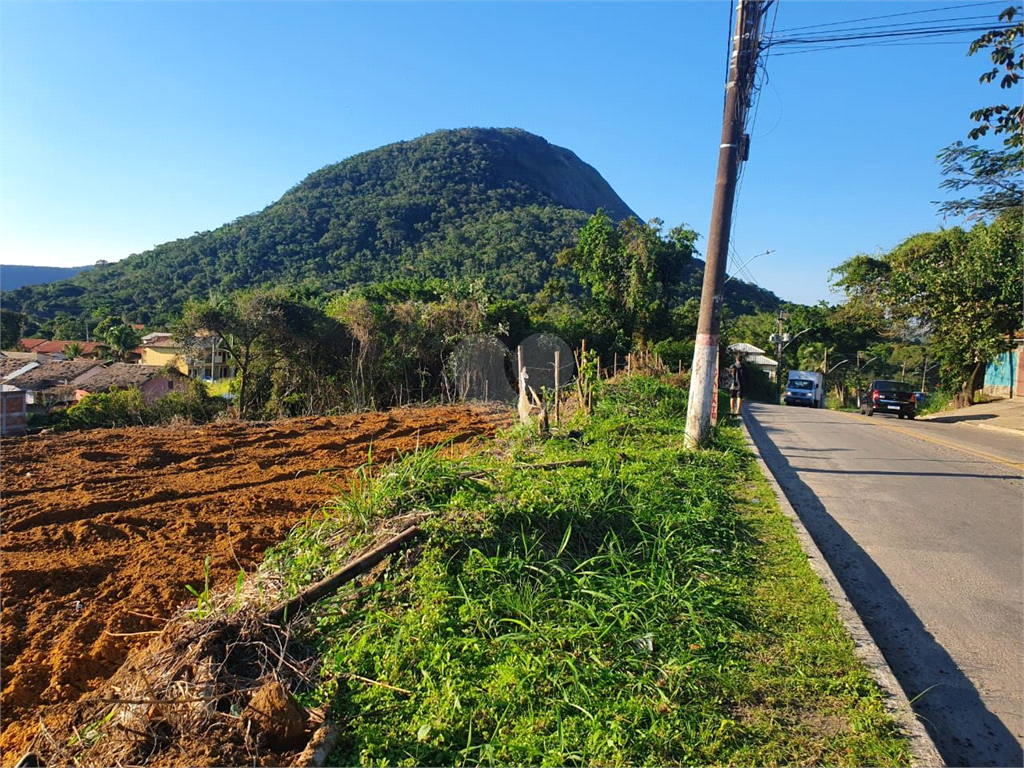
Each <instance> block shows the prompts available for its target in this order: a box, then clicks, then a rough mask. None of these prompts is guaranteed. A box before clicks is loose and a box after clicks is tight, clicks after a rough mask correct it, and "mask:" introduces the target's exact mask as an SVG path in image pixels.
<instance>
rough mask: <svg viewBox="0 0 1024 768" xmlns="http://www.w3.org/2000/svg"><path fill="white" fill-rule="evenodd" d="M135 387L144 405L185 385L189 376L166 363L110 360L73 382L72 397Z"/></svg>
mask: <svg viewBox="0 0 1024 768" xmlns="http://www.w3.org/2000/svg"><path fill="white" fill-rule="evenodd" d="M115 388H116V389H132V388H135V389H138V390H141V392H142V397H143V399H144V400H145V401H146V404H147V405H152V404H153V403H154V402H156V401H157V400H159V399H160V398H161V397H163V396H164V395H166V394H168V393H169V392H176V391H182V390H185V389H188V377H186V376H185V375H184V374H182V373H180V372H179V371H178V370H176V369H174V368H168V367H167V366H156V365H142V364H139V363H111V364H109V365H106V366H104V367H103V368H102V369H101V370H99V371H98V372H97V373H95V374H94V375H92V376H89V377H88V378H86V379H85V380H83V381H81V382H80V383H78V384H76V385H75V391H74V400H75V402H76V403H77V402H79V401H80V400H81V399H82V398H83V397H85V396H86V395H91V394H94V393H97V392H107V391H108V390H111V389H115Z"/></svg>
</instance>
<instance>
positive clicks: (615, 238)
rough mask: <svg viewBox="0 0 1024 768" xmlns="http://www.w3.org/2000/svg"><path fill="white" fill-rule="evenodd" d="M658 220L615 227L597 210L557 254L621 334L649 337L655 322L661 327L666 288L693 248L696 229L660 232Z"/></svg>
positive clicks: (677, 277) (628, 221) (627, 222)
mask: <svg viewBox="0 0 1024 768" xmlns="http://www.w3.org/2000/svg"><path fill="white" fill-rule="evenodd" d="M661 226H662V222H661V221H660V220H659V219H652V220H651V222H650V223H649V224H642V223H640V221H639V220H637V219H635V218H628V219H624V220H622V221H621V222H619V224H618V225H617V226H616V225H615V224H614V222H612V220H611V218H609V217H608V215H607V214H606V213H605V212H604V211H603V210H598V212H597V213H596V214H595V215H594V216H592V217H591V219H590V221H588V222H587V225H586V226H585V227H583V229H582V230H580V236H579V243H578V244H577V245H576V247H575V248H569V249H566V250H565V251H562V252H561V253H560V254H559V255H558V264H559V265H560V266H568V267H570V268H571V269H572V270H573V272H574V273H575V274H576V276H577V277H578V278H579V281H580V284H581V285H583V286H584V287H585V288H586V289H587V290H588V291H589V294H590V298H591V300H592V301H593V303H594V305H595V307H596V309H597V311H598V312H599V314H601V315H603V316H604V317H606V318H609V319H611V320H612V321H613V322H615V323H616V324H617V327H618V328H619V329H621V330H622V332H623V333H624V334H625V335H626V336H634V335H635V336H636V337H637V338H638V339H644V340H650V339H651V338H652V333H653V332H654V330H655V325H656V324H660V325H664V323H665V319H666V318H665V313H666V312H667V310H668V299H669V292H670V290H671V288H672V286H673V285H674V284H676V283H678V282H679V280H680V278H681V276H682V271H683V267H684V266H685V265H686V264H687V263H688V262H689V261H690V259H691V258H692V256H693V252H694V243H695V242H696V240H697V233H696V232H693V231H691V230H688V229H685V228H684V227H676V228H674V229H673V230H672V231H671V233H670V236H669V237H667V238H666V237H663V236H662V234H661Z"/></svg>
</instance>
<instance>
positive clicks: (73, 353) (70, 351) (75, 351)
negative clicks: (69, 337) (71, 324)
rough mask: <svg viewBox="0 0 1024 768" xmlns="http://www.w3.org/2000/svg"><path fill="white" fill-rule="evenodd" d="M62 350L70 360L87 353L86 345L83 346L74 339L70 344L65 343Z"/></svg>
mask: <svg viewBox="0 0 1024 768" xmlns="http://www.w3.org/2000/svg"><path fill="white" fill-rule="evenodd" d="M61 352H63V353H64V357H66V358H67V359H68V360H76V359H78V358H79V357H81V356H82V355H84V354H85V347H83V346H82V345H81V344H79V343H78V342H77V341H72V342H70V343H68V344H65V345H64V348H63V349H62V350H61Z"/></svg>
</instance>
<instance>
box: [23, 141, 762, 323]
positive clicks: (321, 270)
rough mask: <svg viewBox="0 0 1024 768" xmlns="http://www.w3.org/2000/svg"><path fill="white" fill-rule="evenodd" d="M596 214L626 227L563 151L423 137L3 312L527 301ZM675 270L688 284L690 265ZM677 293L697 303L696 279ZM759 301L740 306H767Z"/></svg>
mask: <svg viewBox="0 0 1024 768" xmlns="http://www.w3.org/2000/svg"><path fill="white" fill-rule="evenodd" d="M598 208H603V209H604V210H605V212H606V213H607V214H608V215H609V216H610V217H612V218H613V219H615V220H621V219H623V218H626V217H628V216H635V215H636V214H634V213H633V211H632V210H630V208H629V206H627V205H626V204H625V203H624V202H623V201H622V199H621V198H620V197H619V196H618V195H617V194H616V193H615V191H614V190H613V189H612V188H611V187H610V186H609V185H608V183H607V182H606V181H605V180H604V179H603V178H602V177H601V175H600V174H599V173H598V172H597V171H596V170H595V169H594V168H592V167H591V166H589V165H587V164H586V163H584V162H583V161H582V160H580V159H579V158H578V157H577V156H576V155H575V154H573V153H572V152H571V151H569V150H568V149H564V148H562V147H557V146H554V145H553V144H549V143H548V142H547V141H545V140H544V139H543V138H541V137H539V136H535V135H533V134H530V133H527V132H525V131H522V130H518V129H484V128H465V129H460V130H444V131H437V132H435V133H431V134H429V135H426V136H422V137H420V138H417V139H414V140H412V141H403V142H398V143H396V144H390V145H387V146H385V147H381V148H379V149H375V150H372V151H369V152H364V153H362V154H359V155H355V156H354V157H351V158H349V159H348V160H344V161H342V162H340V163H337V164H335V165H330V166H327V167H326V168H322V169H320V170H319V171H316V172H314V173H312V174H310V175H309V176H308V177H307V178H306V179H305V180H303V181H302V182H301V183H300V184H298V185H297V186H295V187H293V188H292V189H290V190H289V191H288V192H286V193H285V194H284V196H283V197H282V198H281V199H280V200H278V201H277V202H276V203H273V204H271V205H270V206H268V207H267V208H265V209H264V210H262V211H260V212H258V213H254V214H250V215H247V216H243V217H241V218H239V219H236V220H235V221H232V222H230V223H229V224H225V225H224V226H222V227H220V228H218V229H216V230H213V231H210V232H202V233H199V234H197V235H195V236H193V237H189V238H185V239H181V240H175V241H173V242H170V243H165V244H163V245H159V246H157V247H156V248H153V249H152V250H150V251H146V252H145V253H141V254H135V255H132V256H129V257H127V258H125V259H122V260H121V261H118V262H116V263H112V264H102V265H98V266H96V267H95V268H93V269H90V270H89V271H87V272H84V273H81V274H79V275H77V276H75V277H74V278H72V279H70V280H65V281H62V282H59V283H54V284H49V285H44V286H28V287H23V288H20V289H18V290H16V291H13V292H11V293H7V294H4V296H3V304H4V307H5V308H8V309H14V310H19V311H22V312H24V313H26V314H27V315H28V316H29V317H30V318H32V319H33V320H34V321H36V322H41V321H45V320H47V319H51V318H53V317H55V316H56V315H57V314H58V313H67V314H69V315H72V316H80V315H81V314H83V313H85V312H88V311H91V310H94V309H97V308H100V307H104V306H106V307H108V308H115V309H116V311H117V312H119V313H124V314H125V315H126V316H128V317H130V318H131V319H132V320H134V321H135V322H140V323H146V324H147V325H157V324H163V323H167V322H168V321H169V320H171V319H172V318H174V317H175V316H176V315H177V314H178V313H179V312H180V310H181V308H182V306H183V304H184V303H185V301H186V300H187V299H188V298H191V297H197V298H203V297H207V296H209V295H210V293H211V292H214V291H219V292H230V291H233V290H237V289H240V288H245V287H249V286H255V285H265V284H281V283H296V284H306V285H309V286H312V287H315V288H317V289H320V290H335V289H340V288H344V287H347V286H350V285H353V284H356V283H367V282H375V281H379V280H382V279H389V278H396V277H414V278H415V277H421V278H426V277H444V278H480V279H482V280H483V281H484V282H485V285H486V286H487V287H488V289H489V290H490V291H491V292H492V293H494V294H500V295H504V296H508V297H524V298H529V297H532V296H533V295H535V294H536V293H537V291H539V290H540V288H541V287H542V286H543V285H544V283H545V282H546V281H547V279H548V278H549V277H551V276H552V275H555V274H562V275H564V274H565V273H563V272H562V271H561V270H559V269H558V268H556V267H555V266H554V261H555V258H554V257H555V254H557V253H558V252H559V251H560V250H562V249H563V248H565V247H568V246H571V245H573V244H574V243H575V241H576V236H577V232H578V231H579V228H580V227H581V226H582V225H583V224H584V223H586V221H587V219H588V218H589V216H590V215H591V214H593V213H595V212H596V211H597V209H598ZM688 269H689V270H697V274H698V276H699V270H702V269H703V264H702V263H701V262H699V261H696V260H695V261H694V262H692V263H691V265H690V267H688ZM684 282H688V283H693V284H695V285H696V286H697V288H696V291H697V294H698V295H699V292H700V287H699V285H700V281H699V277H698V278H697V279H694V276H693V275H689V276H688V277H687V279H686V280H684ZM748 288H749V289H751V290H753V291H755V292H756V291H758V290H759V289H756V288H753V287H752V286H745V287H744V286H741V285H735V281H733V283H730V295H732V296H737V298H738V293H737V291H738V292H739V293H743V294H747V293H749V291H748V290H747V289H748ZM762 293H763V292H762ZM766 296H770V294H765V296H760V295H759V294H756V293H755V294H752V295H750V296H747V295H744V296H743V299H742V302H741V303H743V304H744V305H750V306H751V308H752V307H753V305H760V304H763V305H764V306H768V305H769V303H770V302H771V299H770V298H766ZM772 298H774V297H772ZM751 302H752V304H751ZM736 309H737V308H734V311H735V310H736Z"/></svg>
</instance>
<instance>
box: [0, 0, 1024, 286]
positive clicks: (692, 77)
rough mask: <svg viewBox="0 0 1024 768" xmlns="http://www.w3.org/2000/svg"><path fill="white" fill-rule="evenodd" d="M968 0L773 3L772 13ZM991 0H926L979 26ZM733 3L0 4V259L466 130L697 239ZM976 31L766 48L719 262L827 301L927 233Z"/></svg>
mask: <svg viewBox="0 0 1024 768" xmlns="http://www.w3.org/2000/svg"><path fill="white" fill-rule="evenodd" d="M959 4H960V3H956V2H951V1H949V0H947V2H945V3H943V2H931V3H924V2H903V3H895V2H886V3H879V2H817V1H814V2H812V1H810V0H806V1H804V0H780V4H779V6H778V17H777V22H776V28H777V30H783V29H786V28H790V27H797V26H803V25H809V24H821V23H828V22H834V21H843V20H847V19H858V18H864V17H870V16H878V15H885V14H894V13H905V12H915V11H921V10H926V9H929V8H942V7H948V6H950V5H959ZM1006 4H1009V0H1007V2H1005V3H984V2H980V3H978V4H977V6H978V7H977V8H973V7H972V8H967V9H959V10H952V11H946V12H943V13H941V14H937V16H940V17H941V16H956V15H963V14H977V15H984V14H988V15H989V17H990V18H992V19H993V20H994V18H995V16H996V15H997V14H998V12H999V10H1001V9H1002V8H1003V7H1004V6H1005V5H1006ZM729 10H730V9H729V4H728V3H727V2H724V1H723V0H709V1H707V2H680V3H670V2H662V3H638V2H637V3H612V2H607V3H583V2H573V3H555V2H550V3H526V2H515V3H498V2H493V3H411V4H405V3H385V2H381V3H365V4H364V3H342V2H319V3H308V4H306V3H285V4H276V3H263V2H252V3H226V4H209V3H206V4H192V3H183V2H182V3H157V4H145V3H130V4H118V3H100V4H91V3H73V4H61V3H28V4H22V3H15V2H3V3H2V4H0V252H2V255H0V262H3V263H7V264H38V265H56V266H74V265H81V264H90V263H93V262H95V261H96V260H97V259H107V260H109V261H115V260H118V259H120V258H123V257H124V256H127V255H128V254H130V253H137V252H141V251H144V250H146V249H148V248H151V247H152V246H154V245H156V244H158V243H162V242H166V241H168V240H173V239H176V238H180V237H187V236H189V235H191V234H193V233H194V232H196V231H202V230H207V229H213V228H216V227H217V226H219V225H221V224H223V223H226V222H228V221H231V220H232V219H234V218H237V217H238V216H241V215H244V214H246V213H251V212H253V211H256V210H259V209H261V208H263V207H264V206H266V205H268V204H270V203H271V202H273V201H274V200H276V199H277V198H279V197H280V196H281V195H282V194H283V193H284V192H285V191H286V190H287V189H288V188H290V187H291V186H293V185H294V184H296V183H298V182H299V181H301V180H302V179H303V178H304V177H305V176H306V175H308V174H309V173H311V172H312V171H314V170H316V169H318V168H321V167H323V166H325V165H328V164H331V163H334V162H338V161H340V160H343V159H345V158H347V157H350V156H352V155H354V154H357V153H359V152H363V151H366V150H371V149H374V148H376V147H379V146H382V145H384V144H388V143H391V142H394V141H401V140H406V139H412V138H415V137H416V136H421V135H423V134H425V133H429V132H431V131H434V130H437V129H440V128H459V127H465V126H487V127H518V128H523V129H525V130H527V131H530V132H532V133H536V134H539V135H541V136H543V137H544V138H546V139H547V140H548V141H550V142H551V143H553V144H557V145H560V146H563V147H567V148H569V149H571V150H572V151H574V152H575V153H576V154H577V155H579V157H580V158H582V159H583V160H584V161H585V162H587V163H589V164H591V165H593V166H594V167H595V168H596V169H597V170H598V171H599V172H600V173H601V174H602V175H603V176H604V177H605V179H607V180H608V182H609V183H610V184H611V185H612V187H613V188H614V189H615V190H616V191H617V192H618V193H619V195H620V196H621V197H622V198H623V199H624V200H625V201H626V203H628V204H629V205H630V206H631V207H632V208H633V210H634V211H636V212H637V213H638V214H639V215H640V216H641V217H642V218H644V219H649V218H652V217H659V218H661V219H663V220H664V221H665V223H666V227H671V226H674V225H676V224H679V223H682V222H685V223H687V224H688V225H690V226H691V227H692V228H694V229H696V230H697V231H698V232H700V233H701V235H702V241H701V243H702V244H704V243H706V234H707V231H708V226H709V222H710V211H711V201H712V195H713V190H714V182H715V168H716V163H717V151H718V143H719V136H720V132H721V118H722V94H723V85H724V74H725V56H726V42H727V27H728V22H729ZM915 18H916V16H910V17H909V19H908V20H913V19H915ZM900 20H901V19H899V18H897V19H892V20H891V21H896V22H898V21H900ZM874 23H881V22H874ZM972 37H973V35H967V36H963V37H961V38H960V39H959V41H958V42H957V43H956V44H933V45H920V46H918V45H915V46H893V47H873V48H854V49H847V50H834V51H825V52H819V53H808V54H800V55H791V56H775V55H771V56H769V58H768V60H767V69H768V75H769V82H768V83H767V84H766V85H765V87H764V88H763V89H762V92H761V98H760V101H759V107H758V112H757V118H756V122H755V124H754V126H753V131H752V140H751V155H750V162H749V163H747V166H746V170H745V174H744V179H743V183H742V187H741V190H740V197H739V199H738V203H737V215H736V219H735V222H734V224H735V226H734V232H733V244H734V247H735V254H736V256H737V257H738V259H739V261H738V262H737V261H736V260H735V258H734V259H732V260H731V261H730V266H737V265H738V264H742V263H743V262H744V261H746V260H747V259H749V258H750V257H752V256H754V255H755V254H758V253H760V252H762V251H765V250H768V249H771V250H773V251H774V252H773V253H772V254H770V255H767V256H761V257H758V258H756V259H754V260H753V261H751V262H750V263H749V265H748V269H749V271H750V274H751V275H752V276H753V277H754V278H755V279H756V281H757V283H758V284H759V285H761V286H763V287H765V288H768V289H769V290H772V291H775V292H776V293H777V294H778V295H779V296H781V297H782V298H784V299H787V300H790V301H798V302H803V303H814V302H817V301H819V300H821V299H825V300H829V301H830V302H834V301H837V300H838V299H839V297H838V296H835V295H832V294H830V293H829V289H828V285H827V281H828V270H829V269H830V268H832V267H834V266H836V265H837V264H839V263H840V262H842V261H844V260H845V259H847V258H849V257H850V256H852V255H854V254H856V253H864V252H867V253H874V252H876V251H877V250H879V249H888V248H890V247H892V246H894V245H896V244H897V243H899V242H900V241H901V240H902V239H904V238H905V237H907V236H909V235H911V234H913V233H915V232H919V231H922V230H926V229H934V228H936V227H938V226H941V225H942V224H943V220H942V219H941V218H940V217H939V216H937V214H936V207H935V205H934V204H933V203H932V201H934V200H938V199H942V197H943V195H942V194H941V193H940V190H939V188H938V185H939V182H940V181H941V175H940V173H939V166H938V164H937V163H936V161H935V155H936V153H938V151H939V150H940V149H941V148H942V147H944V146H946V145H948V144H950V143H951V142H953V141H956V140H960V139H964V140H966V133H967V131H968V130H969V129H970V127H971V126H972V124H971V123H970V121H969V119H968V114H969V112H970V111H971V110H972V109H974V108H977V107H979V106H981V105H983V104H989V103H994V102H996V101H997V100H999V98H1000V97H1002V95H1003V94H1001V93H999V91H998V89H997V88H995V87H994V86H982V85H979V84H978V76H979V74H980V73H981V72H982V71H983V70H984V68H985V66H986V64H988V61H987V58H985V57H984V56H983V55H978V56H975V57H973V58H968V57H967V55H966V48H967V43H968V42H969V40H970V39H971V38H972ZM778 52H779V53H781V52H783V49H779V51H778ZM1018 96H1019V94H1018ZM957 223H959V222H958V221H947V222H945V224H946V225H947V226H950V225H953V224H957ZM730 271H731V270H730Z"/></svg>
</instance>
